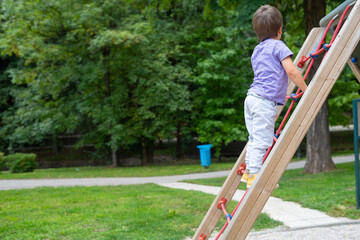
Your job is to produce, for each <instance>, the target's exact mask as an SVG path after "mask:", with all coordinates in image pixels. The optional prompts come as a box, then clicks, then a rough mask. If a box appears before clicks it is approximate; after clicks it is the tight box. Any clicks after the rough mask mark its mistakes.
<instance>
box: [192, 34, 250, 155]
mask: <svg viewBox="0 0 360 240" xmlns="http://www.w3.org/2000/svg"><path fill="white" fill-rule="evenodd" d="M241 30H243V31H241ZM239 32H242V35H246V34H247V31H246V27H244V28H242V29H238V28H235V27H217V28H214V30H213V31H211V32H210V33H208V34H209V37H211V38H212V39H214V40H213V41H202V42H199V45H198V48H201V49H203V52H204V53H205V54H203V55H204V57H203V58H202V59H201V60H200V61H199V62H198V65H197V67H196V69H195V71H196V74H197V75H198V76H197V77H196V78H195V80H196V83H198V85H199V88H198V90H197V93H196V95H197V96H198V98H197V99H196V101H195V103H196V105H195V106H196V110H197V111H196V112H197V113H198V116H197V119H196V131H197V132H198V134H199V141H200V142H209V143H211V144H213V145H214V146H215V147H216V148H217V155H219V150H220V147H221V145H222V144H228V143H230V142H231V141H234V140H245V139H246V135H247V132H246V128H245V125H244V124H243V121H242V119H243V101H244V99H245V96H246V91H247V89H248V87H249V85H250V82H251V80H252V73H251V72H250V71H247V70H246V66H248V65H249V62H250V56H249V55H248V52H249V51H251V47H252V46H253V45H254V43H256V40H255V39H254V38H252V37H250V36H247V38H241V36H239Z"/></svg>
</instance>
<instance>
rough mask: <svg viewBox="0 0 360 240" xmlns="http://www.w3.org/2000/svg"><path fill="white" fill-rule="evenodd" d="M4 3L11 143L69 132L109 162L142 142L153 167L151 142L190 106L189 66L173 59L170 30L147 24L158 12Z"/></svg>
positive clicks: (110, 4) (97, 4)
mask: <svg viewBox="0 0 360 240" xmlns="http://www.w3.org/2000/svg"><path fill="white" fill-rule="evenodd" d="M3 5H4V6H3V9H4V14H3V16H2V20H3V23H4V26H3V29H4V31H3V33H2V39H1V43H2V52H3V54H5V55H15V56H17V58H18V65H17V66H13V67H12V68H11V69H9V73H10V74H11V77H12V81H13V82H14V83H15V84H17V85H19V86H23V88H21V89H20V90H18V91H17V92H16V93H15V94H14V97H16V107H17V110H16V114H15V115H8V116H7V117H5V118H4V122H5V123H6V125H7V127H6V128H4V129H3V130H2V133H3V135H4V137H7V139H8V140H9V142H10V144H17V145H19V146H20V145H21V144H23V145H24V144H38V143H40V142H41V141H43V140H44V139H46V138H48V137H49V136H53V135H57V134H60V133H72V132H75V131H76V132H78V133H80V134H83V138H82V139H81V141H80V142H79V144H78V145H79V146H81V145H83V144H87V143H95V144H96V145H95V146H96V148H97V149H99V150H100V151H104V150H105V152H109V151H113V154H112V155H113V156H114V157H113V161H114V162H113V164H114V165H116V164H117V162H116V161H117V160H116V157H115V156H116V151H117V150H118V148H119V146H121V147H128V146H131V145H133V144H136V143H138V142H139V141H141V144H142V146H143V147H142V148H143V149H148V148H149V146H150V148H149V150H146V151H143V152H144V154H143V157H144V164H146V163H147V162H149V163H151V159H152V153H151V144H152V142H153V141H154V140H155V139H157V138H158V137H159V136H169V135H171V132H172V131H173V130H174V129H175V126H174V124H173V123H172V120H173V119H174V118H175V116H177V115H181V114H182V112H184V111H189V109H191V104H190V102H189V101H188V99H189V93H188V90H187V87H186V82H187V81H188V79H187V75H188V73H187V72H188V70H187V69H186V68H184V67H183V66H182V65H176V66H173V65H172V64H171V63H170V61H169V55H171V51H172V47H173V45H171V44H170V43H169V42H168V41H167V40H166V37H167V36H168V35H170V34H171V32H169V31H167V32H165V34H161V33H162V31H163V30H164V28H163V29H160V28H159V26H160V23H159V24H156V23H154V24H151V23H150V21H149V20H148V19H147V17H154V16H156V14H157V13H154V14H155V15H154V14H153V13H148V15H147V16H144V15H143V13H142V12H143V11H144V9H146V7H147V1H127V2H126V3H124V4H119V2H118V1H115V0H109V1H95V0H94V1H89V2H84V1H78V0H61V1H24V2H11V1H5V2H3ZM162 23H163V22H162ZM166 26H169V24H167V25H166ZM156 28H158V29H156ZM169 29H171V28H170V27H168V28H165V30H169ZM171 30H172V29H171ZM172 31H174V30H172ZM14 43H16V44H14Z"/></svg>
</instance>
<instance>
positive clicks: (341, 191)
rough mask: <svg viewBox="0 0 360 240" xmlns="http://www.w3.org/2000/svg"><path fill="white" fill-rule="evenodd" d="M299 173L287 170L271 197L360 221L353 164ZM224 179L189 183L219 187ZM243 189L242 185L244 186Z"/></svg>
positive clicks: (298, 171) (297, 170)
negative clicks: (321, 171)
mask: <svg viewBox="0 0 360 240" xmlns="http://www.w3.org/2000/svg"><path fill="white" fill-rule="evenodd" d="M302 171H303V170H302V169H296V170H287V171H285V173H284V175H283V176H282V178H281V180H280V182H279V185H280V188H279V189H275V190H274V192H273V193H272V196H275V197H279V198H281V199H283V200H286V201H293V202H298V203H300V204H301V205H302V206H303V207H306V208H312V209H317V210H320V211H323V212H325V213H327V214H328V215H330V216H334V217H347V218H351V219H360V209H356V188H355V176H354V175H355V170H354V163H343V164H337V165H336V170H334V171H332V172H327V173H319V174H313V175H312V174H305V173H303V172H302ZM225 179H226V178H213V179H199V180H189V181H186V182H192V183H197V184H203V185H212V186H222V185H223V183H224V182H225ZM243 185H244V184H243Z"/></svg>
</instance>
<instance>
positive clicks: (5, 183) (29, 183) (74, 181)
mask: <svg viewBox="0 0 360 240" xmlns="http://www.w3.org/2000/svg"><path fill="white" fill-rule="evenodd" d="M354 159H355V158H354V156H353V155H350V156H341V157H333V161H334V163H335V164H337V163H344V162H353V161H354ZM304 165H305V161H298V162H291V163H290V164H289V165H288V167H287V169H298V168H303V167H304ZM229 173H230V170H227V171H216V172H207V173H196V174H185V175H174V176H162V177H143V178H134V177H125V178H68V179H66V178H63V179H21V180H0V190H11V189H24V188H35V187H60V186H108V185H133V184H144V183H155V184H161V183H172V182H179V181H183V180H191V179H202V178H217V177H226V176H228V175H229Z"/></svg>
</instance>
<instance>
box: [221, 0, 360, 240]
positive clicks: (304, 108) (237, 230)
mask: <svg viewBox="0 0 360 240" xmlns="http://www.w3.org/2000/svg"><path fill="white" fill-rule="evenodd" d="M359 5H360V1H357V3H356V5H355V6H354V8H353V10H352V11H351V13H350V15H349V18H348V19H347V21H346V22H345V24H344V26H343V27H342V29H341V30H340V32H339V34H338V36H337V37H336V40H335V42H334V44H333V45H332V47H331V49H330V50H329V52H328V54H327V56H326V57H325V58H324V60H323V62H322V64H321V65H320V67H319V69H318V70H317V73H316V74H315V76H314V78H313V80H312V82H311V84H310V85H309V87H308V89H307V91H306V92H305V94H304V95H303V97H302V99H301V100H300V102H299V104H298V106H297V108H296V109H295V111H294V113H293V114H292V116H291V118H290V119H289V122H288V124H287V125H286V127H285V129H284V131H283V133H282V134H281V135H280V137H279V139H278V141H277V143H276V144H275V146H274V148H273V150H272V152H271V153H270V155H269V157H268V159H267V161H266V162H265V164H264V166H263V167H262V169H261V171H260V173H259V175H258V177H257V178H256V180H255V182H254V183H253V186H252V187H251V188H250V189H249V191H248V194H247V195H246V197H245V198H244V200H243V203H242V204H241V206H240V207H239V209H238V212H237V213H236V214H235V215H234V216H233V218H232V221H231V222H230V224H229V226H228V227H227V229H226V230H225V232H224V234H223V236H222V239H226V240H232V239H245V238H246V236H247V234H248V233H249V231H250V229H251V227H252V226H253V224H254V222H255V220H256V218H257V217H258V215H259V214H260V212H261V210H262V208H263V207H264V205H265V203H266V202H267V200H268V198H269V197H270V195H271V193H272V191H273V189H274V187H275V185H276V183H277V182H278V181H279V180H280V178H281V176H282V174H283V172H284V171H285V169H286V167H287V165H288V163H289V162H290V160H291V158H292V156H293V155H294V153H295V152H296V149H297V148H298V146H299V144H300V143H301V141H302V139H303V138H304V136H305V134H306V132H307V130H308V129H309V127H310V125H311V124H312V122H313V121H314V119H315V117H316V115H317V113H318V112H319V111H320V108H321V106H322V105H323V103H324V102H325V100H326V98H327V96H328V95H329V93H330V91H331V89H332V87H333V85H334V84H335V82H336V80H337V78H338V76H339V75H340V73H341V71H342V70H343V68H344V66H345V64H346V62H347V61H348V59H349V58H350V55H351V53H352V52H353V51H354V49H355V47H356V44H357V43H358V41H359V39H360V9H359Z"/></svg>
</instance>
